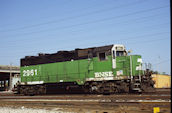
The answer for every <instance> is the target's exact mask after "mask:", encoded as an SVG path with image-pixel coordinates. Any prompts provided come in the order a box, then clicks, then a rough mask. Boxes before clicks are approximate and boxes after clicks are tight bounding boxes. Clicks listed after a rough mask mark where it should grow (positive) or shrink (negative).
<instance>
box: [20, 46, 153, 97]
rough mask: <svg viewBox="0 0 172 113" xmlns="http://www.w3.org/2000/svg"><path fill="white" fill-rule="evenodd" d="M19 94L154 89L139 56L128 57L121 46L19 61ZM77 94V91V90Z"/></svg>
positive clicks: (34, 57) (60, 52) (125, 91)
mask: <svg viewBox="0 0 172 113" xmlns="http://www.w3.org/2000/svg"><path fill="white" fill-rule="evenodd" d="M20 70H21V72H20V74H21V83H20V84H19V85H18V88H17V90H18V93H19V94H47V93H49V92H56V93H61V92H72V91H76V89H81V90H83V91H84V92H86V93H98V94H104V93H108V94H114V93H130V92H146V91H149V90H152V89H153V86H154V82H153V81H152V79H151V76H150V73H145V72H144V71H143V70H142V58H141V56H140V55H128V53H127V51H126V49H125V47H124V46H123V45H119V44H116V45H108V46H101V47H92V48H86V49H75V50H72V51H58V52H57V53H53V54H43V53H40V54H39V55H38V56H26V57H25V58H22V59H21V68H20ZM77 91H78V90H77Z"/></svg>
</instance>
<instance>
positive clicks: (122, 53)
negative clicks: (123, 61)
mask: <svg viewBox="0 0 172 113" xmlns="http://www.w3.org/2000/svg"><path fill="white" fill-rule="evenodd" d="M116 56H124V51H117V52H116Z"/></svg>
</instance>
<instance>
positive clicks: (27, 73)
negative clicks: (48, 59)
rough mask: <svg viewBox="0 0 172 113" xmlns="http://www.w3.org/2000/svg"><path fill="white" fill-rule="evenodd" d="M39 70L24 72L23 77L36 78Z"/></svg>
mask: <svg viewBox="0 0 172 113" xmlns="http://www.w3.org/2000/svg"><path fill="white" fill-rule="evenodd" d="M37 72H38V71H37V69H31V70H23V76H34V75H37V74H38V73H37Z"/></svg>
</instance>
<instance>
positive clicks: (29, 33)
mask: <svg viewBox="0 0 172 113" xmlns="http://www.w3.org/2000/svg"><path fill="white" fill-rule="evenodd" d="M167 7H169V6H168V5H166V6H161V7H157V8H151V9H146V10H142V11H136V12H133V13H128V14H125V15H120V16H114V17H109V18H104V19H99V20H94V21H89V22H85V23H80V24H73V25H68V26H64V27H58V28H52V29H46V30H40V31H35V32H28V33H22V34H16V35H13V37H14V36H22V35H32V34H35V33H40V32H47V31H49V30H51V31H53V30H57V29H66V28H72V27H76V26H82V25H87V24H94V23H98V22H103V21H107V20H112V19H117V18H121V17H125V16H130V15H135V14H139V13H144V12H149V11H153V10H158V9H162V8H167Z"/></svg>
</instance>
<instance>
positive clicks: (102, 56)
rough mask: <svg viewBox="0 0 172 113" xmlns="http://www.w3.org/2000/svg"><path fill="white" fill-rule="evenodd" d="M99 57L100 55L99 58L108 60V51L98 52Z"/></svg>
mask: <svg viewBox="0 0 172 113" xmlns="http://www.w3.org/2000/svg"><path fill="white" fill-rule="evenodd" d="M98 57H99V60H100V61H104V60H106V59H107V58H106V53H105V52H102V53H98Z"/></svg>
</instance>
